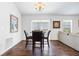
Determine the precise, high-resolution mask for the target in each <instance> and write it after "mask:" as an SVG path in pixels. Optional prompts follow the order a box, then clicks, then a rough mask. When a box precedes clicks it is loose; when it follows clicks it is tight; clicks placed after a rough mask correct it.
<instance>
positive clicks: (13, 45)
mask: <svg viewBox="0 0 79 59" xmlns="http://www.w3.org/2000/svg"><path fill="white" fill-rule="evenodd" d="M19 42H21V40H20V41H18V42H17V43H15V44H14V45H12V46H11V47H9V48H7V49H5V50H4V51H3V52H2V53H0V55H2V54H4V53H5V52H6V51H8V50H9V49H11V48H12V47H14V46H15V45H17V44H18V43H19Z"/></svg>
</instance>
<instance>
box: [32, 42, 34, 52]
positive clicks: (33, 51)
mask: <svg viewBox="0 0 79 59" xmlns="http://www.w3.org/2000/svg"><path fill="white" fill-rule="evenodd" d="M34 48H35V42H34V41H33V43H32V52H33V53H34Z"/></svg>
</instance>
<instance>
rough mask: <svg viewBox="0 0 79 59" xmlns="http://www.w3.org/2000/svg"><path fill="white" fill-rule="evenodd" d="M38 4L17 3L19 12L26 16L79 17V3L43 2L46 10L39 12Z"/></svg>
mask: <svg viewBox="0 0 79 59" xmlns="http://www.w3.org/2000/svg"><path fill="white" fill-rule="evenodd" d="M35 3H36V2H16V3H15V4H16V6H17V8H18V9H19V11H20V12H21V13H22V14H23V15H25V14H53V15H79V2H43V3H44V4H45V8H44V10H42V11H37V10H36V9H35V8H34V7H35Z"/></svg>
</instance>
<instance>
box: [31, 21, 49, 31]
mask: <svg viewBox="0 0 79 59" xmlns="http://www.w3.org/2000/svg"><path fill="white" fill-rule="evenodd" d="M49 27H50V21H49V20H32V27H31V29H32V30H45V31H46V30H48V29H49Z"/></svg>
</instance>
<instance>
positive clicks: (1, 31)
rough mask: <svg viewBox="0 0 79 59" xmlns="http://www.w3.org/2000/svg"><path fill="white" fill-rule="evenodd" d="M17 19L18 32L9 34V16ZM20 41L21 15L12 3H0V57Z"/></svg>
mask: <svg viewBox="0 0 79 59" xmlns="http://www.w3.org/2000/svg"><path fill="white" fill-rule="evenodd" d="M11 14H12V15H14V16H16V17H18V32H15V33H10V15H11ZM20 40H21V15H20V13H19V11H18V9H17V8H16V6H15V5H14V4H13V3H9V2H0V55H1V54H2V53H4V52H5V51H6V50H8V49H9V48H11V47H12V46H14V45H15V44H17V43H18V42H19V41H20Z"/></svg>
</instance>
